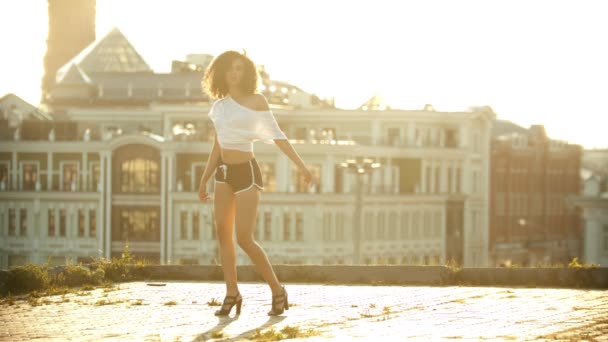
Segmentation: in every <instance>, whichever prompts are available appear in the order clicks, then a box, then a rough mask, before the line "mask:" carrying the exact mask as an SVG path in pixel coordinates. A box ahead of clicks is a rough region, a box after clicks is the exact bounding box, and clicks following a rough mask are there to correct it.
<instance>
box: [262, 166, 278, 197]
mask: <svg viewBox="0 0 608 342" xmlns="http://www.w3.org/2000/svg"><path fill="white" fill-rule="evenodd" d="M258 165H260V170H261V171H262V183H264V191H265V192H275V191H277V176H276V171H275V167H274V163H268V162H260V163H258Z"/></svg>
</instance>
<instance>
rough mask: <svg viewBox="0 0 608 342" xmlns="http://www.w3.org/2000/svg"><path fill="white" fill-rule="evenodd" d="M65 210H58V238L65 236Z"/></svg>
mask: <svg viewBox="0 0 608 342" xmlns="http://www.w3.org/2000/svg"><path fill="white" fill-rule="evenodd" d="M65 215H66V213H65V209H59V236H65V231H66V224H67V223H66V217H65Z"/></svg>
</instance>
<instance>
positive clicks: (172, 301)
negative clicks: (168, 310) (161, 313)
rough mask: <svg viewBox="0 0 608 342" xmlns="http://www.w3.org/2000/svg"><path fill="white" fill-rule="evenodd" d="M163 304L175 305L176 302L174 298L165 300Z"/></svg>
mask: <svg viewBox="0 0 608 342" xmlns="http://www.w3.org/2000/svg"><path fill="white" fill-rule="evenodd" d="M165 305H177V302H176V301H174V300H171V301H168V302H166V303H165Z"/></svg>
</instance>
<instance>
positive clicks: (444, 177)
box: [439, 160, 450, 193]
mask: <svg viewBox="0 0 608 342" xmlns="http://www.w3.org/2000/svg"><path fill="white" fill-rule="evenodd" d="M440 163H441V166H440V167H439V169H440V170H441V176H440V177H439V178H440V182H441V188H440V189H439V192H441V193H448V192H450V189H448V162H447V161H445V160H442V161H441V162H440Z"/></svg>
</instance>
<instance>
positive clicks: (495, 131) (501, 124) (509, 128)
mask: <svg viewBox="0 0 608 342" xmlns="http://www.w3.org/2000/svg"><path fill="white" fill-rule="evenodd" d="M511 133H518V134H522V135H528V133H529V130H528V129H526V128H524V127H521V126H519V125H517V124H515V123H513V122H511V121H507V120H496V121H494V124H493V125H492V136H494V137H499V136H501V135H505V134H511Z"/></svg>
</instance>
